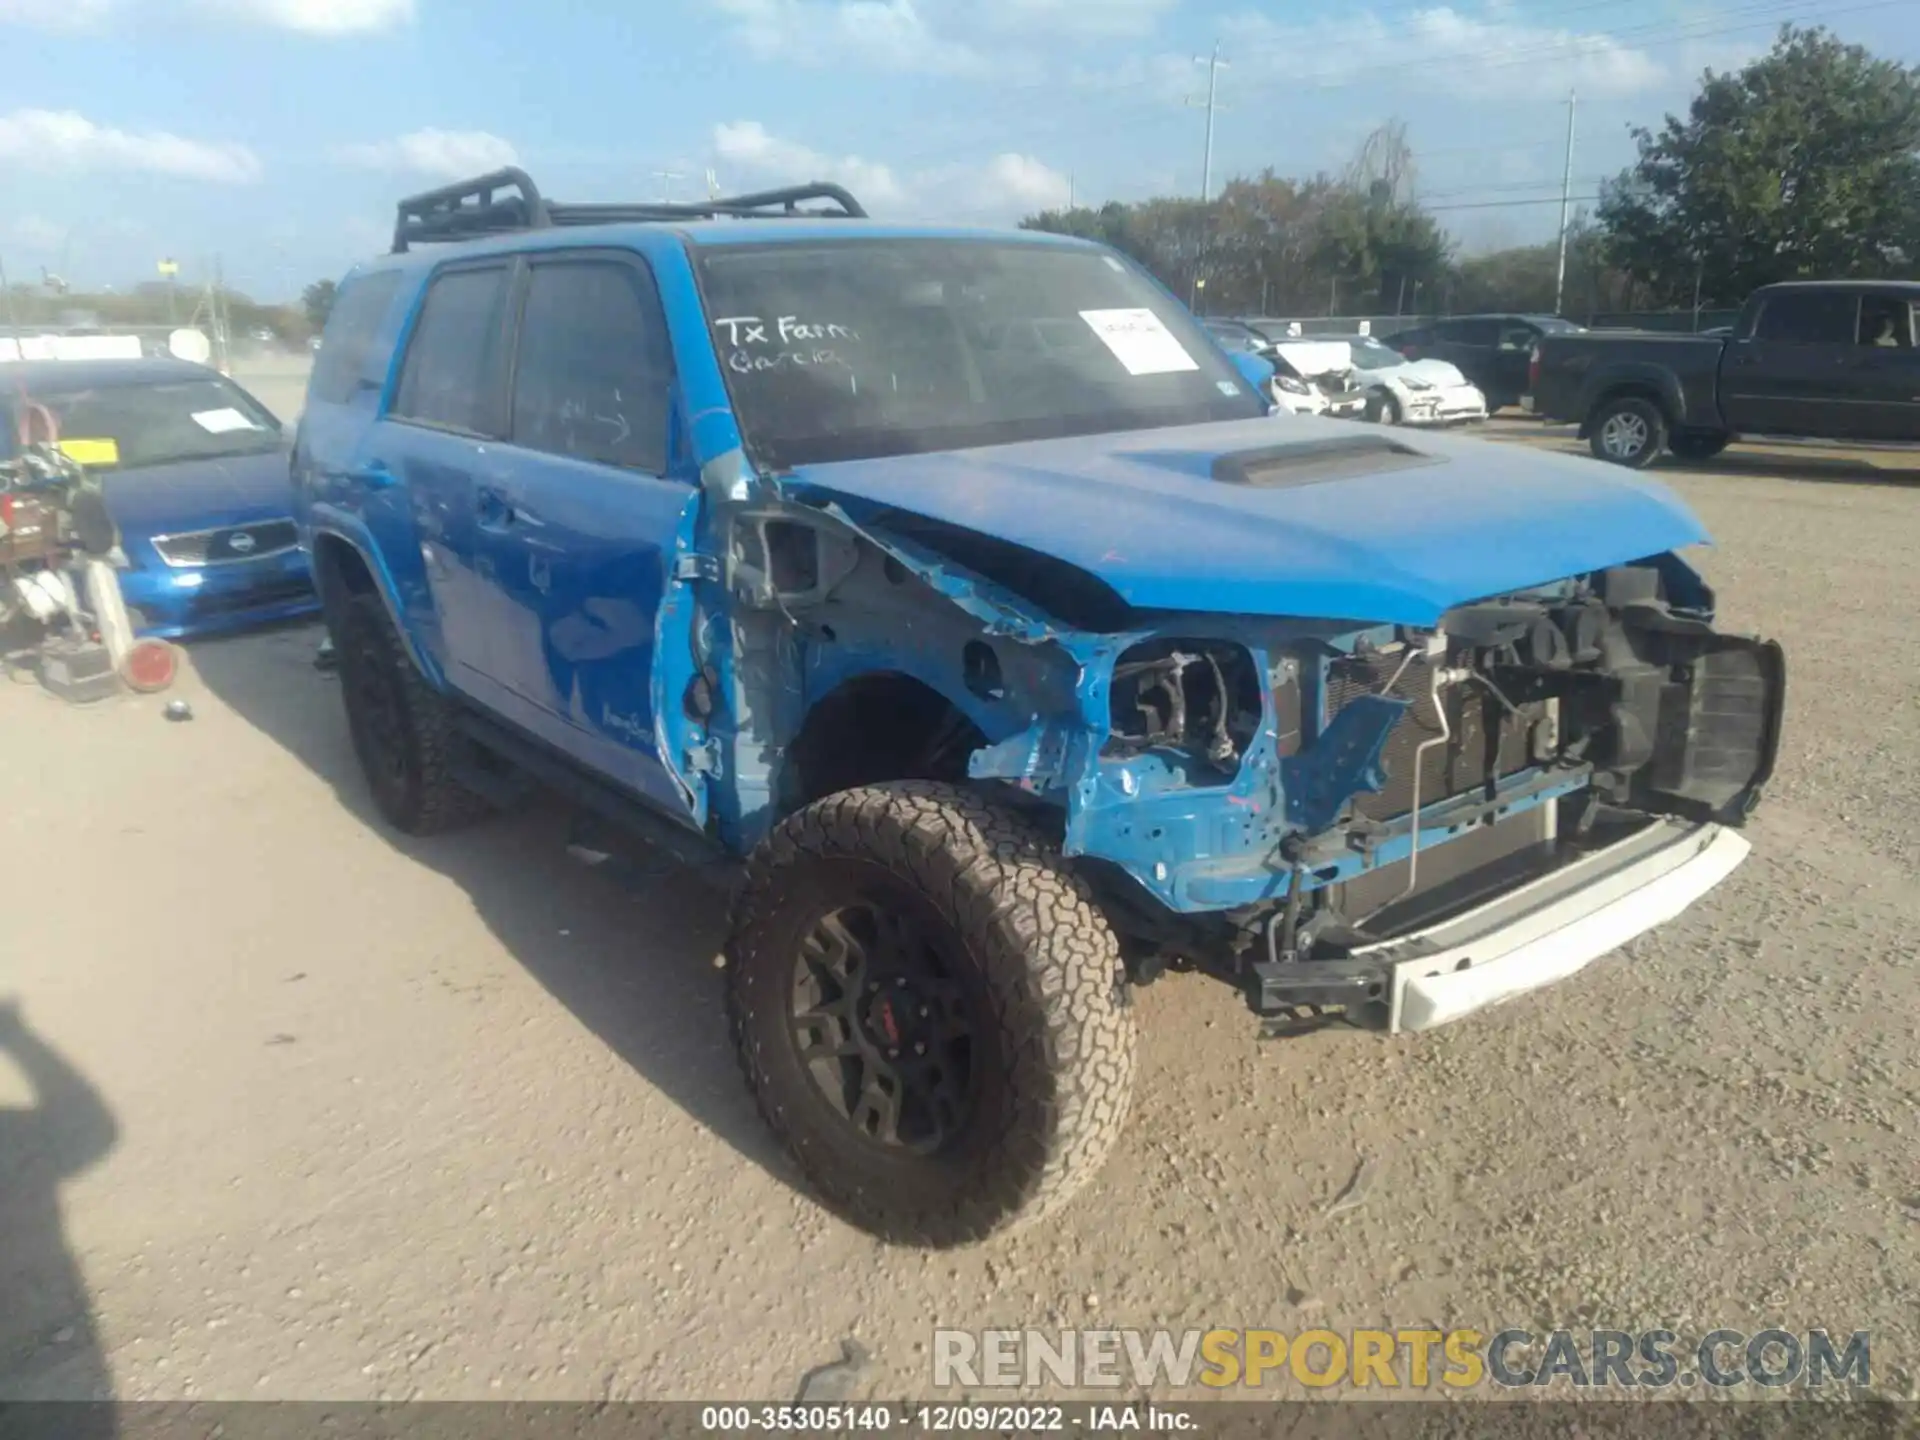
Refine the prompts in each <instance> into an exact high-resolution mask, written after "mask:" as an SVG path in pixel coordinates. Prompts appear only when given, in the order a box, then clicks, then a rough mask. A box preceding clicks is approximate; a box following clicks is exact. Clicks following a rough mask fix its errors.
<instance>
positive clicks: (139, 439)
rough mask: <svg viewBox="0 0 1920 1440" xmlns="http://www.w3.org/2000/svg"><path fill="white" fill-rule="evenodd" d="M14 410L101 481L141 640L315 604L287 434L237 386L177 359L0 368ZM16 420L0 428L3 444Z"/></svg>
mask: <svg viewBox="0 0 1920 1440" xmlns="http://www.w3.org/2000/svg"><path fill="white" fill-rule="evenodd" d="M23 401H30V402H32V403H35V404H39V405H43V406H45V407H46V408H47V409H48V410H50V411H51V412H52V413H53V416H54V418H55V420H56V421H57V422H58V424H59V432H60V443H61V446H62V448H63V449H65V450H66V451H67V453H68V454H70V455H72V456H73V457H74V458H75V459H77V460H79V461H80V462H81V463H82V464H83V465H85V466H86V467H87V469H88V471H89V472H90V473H91V474H93V475H95V476H97V477H98V478H99V479H100V482H101V486H102V489H103V490H104V491H105V495H106V502H107V510H108V513H109V514H110V515H111V516H112V517H113V521H114V524H115V525H116V526H117V527H118V529H119V531H120V548H121V550H122V552H123V553H124V554H125V555H126V558H127V564H128V568H127V569H125V570H122V571H121V572H120V589H121V593H122V594H123V595H124V596H125V598H126V603H127V609H128V613H129V616H130V618H131V619H132V621H133V623H134V628H135V629H136V630H137V631H138V632H139V633H140V634H142V635H154V636H159V637H161V638H164V639H169V640H177V639H193V638H197V637H200V636H204V635H213V634H218V633H221V632H223V631H229V630H237V629H241V628H243V627H246V626H252V625H262V624H267V623H270V622H273V621H277V620H290V619H293V618H296V617H298V616H303V615H311V614H314V613H315V612H317V611H318V610H319V608H320V602H319V598H318V596H317V595H316V594H315V592H314V588H313V577H312V574H311V572H310V571H309V569H308V566H307V557H306V556H305V554H304V553H302V551H301V550H300V548H299V543H298V537H297V536H296V534H295V531H294V526H293V519H292V514H291V508H290V507H291V494H290V492H289V488H288V486H289V482H288V475H287V454H288V444H287V438H286V436H285V434H284V433H283V431H282V429H281V426H280V422H279V421H278V420H276V419H275V418H274V417H273V415H272V413H271V412H269V411H268V410H267V408H266V407H265V406H264V405H262V404H261V403H260V402H259V401H258V400H256V399H255V398H254V397H253V396H251V395H249V394H248V393H247V392H246V391H245V390H243V389H242V388H241V387H240V386H238V385H236V384H234V383H233V382H232V381H231V380H229V379H227V378H226V377H225V376H224V375H221V374H220V373H219V372H218V371H216V370H210V369H208V368H207V367H205V366H203V365H193V364H189V363H188V362H187V361H184V360H171V359H158V360H155V359H149V360H55V361H26V362H15V363H12V364H7V365H0V418H5V419H8V420H14V419H17V416H15V415H13V414H11V413H10V412H11V411H12V410H14V409H17V407H18V406H20V405H21V404H22V403H23ZM19 433H20V430H19V427H18V425H17V424H11V423H10V424H6V425H4V426H0V437H4V438H0V445H5V444H11V443H13V442H12V437H13V436H15V435H17V434H19Z"/></svg>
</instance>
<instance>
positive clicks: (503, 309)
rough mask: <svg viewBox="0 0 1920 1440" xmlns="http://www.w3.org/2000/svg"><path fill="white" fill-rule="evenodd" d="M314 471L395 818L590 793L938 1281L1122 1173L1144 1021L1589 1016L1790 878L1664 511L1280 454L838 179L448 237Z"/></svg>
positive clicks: (1287, 442) (1268, 418) (1047, 297)
mask: <svg viewBox="0 0 1920 1440" xmlns="http://www.w3.org/2000/svg"><path fill="white" fill-rule="evenodd" d="M823 212H824V213H823ZM293 474H294V480H295V488H296V511H297V515H298V521H299V524H300V527H301V531H302V534H303V537H304V542H305V544H306V545H307V546H308V548H309V549H310V551H311V554H312V559H313V564H314V570H315V574H316V577H317V580H318V583H319V586H320V590H321V595H322V598H323V602H324V608H325V615H326V620H327V624H328V626H329V627H330V632H331V635H332V638H333V640H334V643H335V646H336V650H337V653H338V655H339V662H340V668H341V677H342V691H343V695H344V699H345V706H346V715H347V721H348V724H349V726H350V728H351V732H352V736H353V740H354V743H355V746H356V748H357V751H358V754H359V756H360V759H361V761H362V763H363V765H364V767H365V770H366V774H367V779H368V781H369V783H370V785H371V787H372V790H373V793H374V795H375V797H376V799H377V801H378V804H379V807H380V809H381V811H382V813H383V814H384V815H385V816H386V818H387V819H388V820H389V821H391V823H393V824H394V825H396V826H397V827H399V828H400V829H402V830H404V831H407V832H410V833H414V834H420V833H425V832H429V831H434V830H439V829H442V828H444V827H446V826H448V825H451V824H453V823H455V822H456V821H460V820H463V819H466V818H469V817H472V816H474V815H476V814H478V813H480V812H482V811H485V810H487V809H489V808H495V807H499V806H501V805H504V804H507V803H509V802H511V801H513V800H514V799H515V798H516V797H517V796H520V795H522V794H524V793H526V791H527V789H528V788H529V787H530V786H532V785H535V784H540V785H545V786H550V787H557V788H559V789H562V790H564V791H565V792H566V793H568V794H569V795H570V796H571V797H572V798H573V799H574V800H575V801H577V802H579V803H581V804H583V805H584V806H587V807H590V808H591V809H592V810H593V811H595V812H598V814H599V815H600V816H602V817H606V818H610V819H613V820H617V821H620V822H622V823H623V824H624V825H626V826H627V827H628V828H629V829H631V830H632V831H633V832H635V833H636V834H639V835H640V836H642V837H644V838H645V839H647V840H648V841H649V842H650V843H651V844H654V845H658V846H664V847H665V848H666V849H668V850H669V851H671V852H672V853H674V854H676V855H679V856H682V857H684V858H685V859H687V860H688V861H689V862H690V863H693V864H696V865H700V866H704V867H708V869H709V873H723V874H725V875H726V876H727V877H728V878H729V881H730V883H731V884H732V886H733V887H734V888H733V889H732V892H731V893H732V933H731V937H730V939H729V942H728V946H727V959H726V972H727V974H726V992H727V1009H728V1015H729V1018H730V1022H731V1028H732V1032H733V1037H734V1040H735V1042H736V1044H737V1047H738V1051H739V1056H740V1060H741V1063H742V1065H743V1067H744V1069H745V1071H746V1075H747V1079H748V1082H749V1084H750V1085H751V1087H752V1090H753V1093H754V1095H755V1096H756V1098H757V1100H758V1103H759V1106H760V1109H761V1111H762V1112H763V1113H764V1115H765V1117H766V1119H767V1122H768V1123H769V1124H770V1125H771V1126H772V1127H773V1129H774V1130H775V1131H777V1132H778V1133H779V1135H780V1137H781V1139H782V1140H783V1142H784V1143H785V1144H786V1146H787V1147H788V1149H789V1150H790V1151H791V1153H792V1154H793V1156H794V1157H795V1158H796V1159H797V1161H798V1162H799V1164H800V1166H801V1167H802V1168H803V1169H804V1171H805V1173H806V1174H807V1176H808V1177H809V1178H810V1180H811V1182H812V1183H813V1184H814V1186H815V1187H816V1188H817V1189H818V1191H819V1192H820V1193H821V1194H822V1195H823V1196H824V1197H825V1198H826V1200H827V1201H828V1202H829V1203H830V1204H831V1205H833V1206H834V1207H835V1208H836V1209H837V1210H839V1211H840V1212H841V1213H842V1214H844V1215H846V1216H848V1217H849V1218H851V1219H852V1220H854V1221H855V1222H857V1223H859V1224H861V1225H863V1226H866V1227H868V1228H869V1229H871V1230H873V1231H875V1232H876V1233H879V1234H881V1235H883V1236H887V1237H889V1238H894V1239H900V1240H905V1241H910V1242H914V1243H921V1244H934V1245H942V1244H954V1243H962V1242H967V1241H971V1240H977V1239H979V1238H982V1237H985V1236H987V1235H989V1234H993V1233H996V1232H999V1231H1002V1230H1004V1229H1005V1228H1007V1227H1008V1226H1010V1225H1012V1224H1014V1223H1016V1222H1023V1221H1030V1220H1032V1219H1033V1218H1035V1217H1037V1216H1039V1215H1042V1214H1044V1213H1047V1212H1048V1211H1049V1210H1051V1209H1052V1208H1054V1207H1055V1206H1057V1205H1058V1204H1059V1203H1060V1202H1061V1201H1063V1200H1064V1199H1065V1198H1066V1197H1067V1196H1068V1195H1070V1194H1071V1193H1072V1192H1073V1191H1074V1190H1075V1189H1076V1188H1077V1187H1078V1186H1079V1185H1081V1184H1082V1183H1083V1182H1085V1181H1086V1180H1087V1179H1088V1178H1089V1176H1091V1175H1092V1174H1093V1173H1094V1172H1095V1170H1096V1169H1097V1168H1098V1166H1099V1164H1100V1162H1101V1161H1102V1159H1103V1158H1104V1157H1105V1155H1106V1154H1107V1152H1108V1150H1109V1148H1110V1147H1111V1146H1112V1144H1113V1142H1114V1139H1115V1137H1116V1135H1117V1134H1118V1133H1119V1131H1120V1129H1121V1126H1122V1123H1123V1121H1124V1118H1125V1116H1126V1113H1127V1109H1128V1102H1129V1091H1130V1087H1131V1085H1132V1080H1133V1068H1134V1035H1133V1023H1134V1022H1133V1017H1132V1014H1131V1012H1130V1009H1129V1003H1128V996H1129V992H1130V988H1131V987H1132V986H1134V985H1138V984H1143V983H1146V982H1148V981H1150V980H1152V979H1154V978H1156V977H1157V976H1160V975H1161V974H1163V973H1164V972H1166V971H1167V970H1181V971H1198V972H1201V973H1203V974H1206V975H1209V976H1212V977H1214V978H1216V979H1218V980H1221V981H1224V982H1225V983H1227V984H1229V985H1232V986H1234V987H1235V988H1236V989H1238V990H1239V991H1240V992H1241V993H1242V994H1243V995H1244V996H1245V998H1246V1001H1247V1003H1248V1005H1249V1006H1250V1008H1251V1009H1252V1010H1253V1011H1254V1012H1255V1013H1256V1014H1257V1015H1259V1016H1262V1017H1266V1019H1267V1020H1268V1021H1269V1023H1271V1024H1273V1025H1274V1026H1275V1027H1276V1028H1277V1029H1283V1030H1284V1029H1288V1028H1296V1027H1300V1026H1306V1025H1313V1024H1319V1023H1326V1022H1327V1021H1329V1020H1330V1019H1339V1020H1343V1021H1345V1022H1347V1023H1351V1024H1354V1025H1359V1026H1368V1027H1374V1028H1378V1029H1383V1030H1388V1031H1406V1030H1420V1029H1425V1028H1428V1027H1430V1026H1434V1025H1439V1024H1442V1023H1444V1022H1447V1021H1450V1020H1453V1019H1455V1018H1457V1017H1459V1016H1461V1015H1464V1014H1467V1013H1468V1012H1471V1011H1474V1010H1477V1009H1480V1008H1482V1007H1484V1006H1487V1005H1490V1004H1493V1003H1496V1002H1499V1001H1504V1000H1507V999H1509V998H1511V997H1514V996H1516V995H1519V994H1522V993H1524V992H1527V991H1531V990H1533V989H1535V988H1537V987H1539V986H1541V985H1544V984H1546V983H1549V982H1551V981H1554V980H1557V979H1560V978H1562V977H1565V976H1567V975H1569V974H1571V973H1572V972H1574V971H1575V970H1578V969H1579V968H1580V967H1582V966H1583V965H1586V964H1587V963H1588V962H1589V961H1592V960H1594V959H1596V958H1597V957H1599V956H1601V955H1603V954H1605V953H1606V952H1608V951H1610V950H1612V949H1614V948H1615V947H1617V946H1618V945H1620V944H1621V943H1623V942H1624V941H1626V940H1628V939H1629V938H1631V937H1632V936H1634V935H1636V934H1639V933H1640V932H1642V931H1644V930H1646V929H1648V928H1649V927H1651V926H1653V925H1656V924H1659V923H1661V922H1663V921H1666V920H1668V919H1670V918H1672V917H1673V916H1675V915H1676V914H1678V913H1679V912H1680V911H1681V910H1683V909H1684V908H1686V906H1688V905H1689V904H1690V903H1691V902H1692V901H1694V900H1695V899H1697V898H1698V897H1699V896H1700V895H1702V894H1703V893H1704V892H1706V891H1707V890H1709V889H1710V888H1712V887H1713V886H1714V885H1716V884H1717V883H1718V882H1719V881H1721V880H1722V879H1724V878H1725V877H1726V876H1727V874H1728V873H1729V872H1730V871H1732V870H1733V869H1734V867H1735V866H1737V865H1738V864H1739V863H1740V861H1741V859H1742V858H1743V856H1744V855H1745V854H1746V852H1747V848H1748V847H1747V843H1746V842H1745V841H1744V840H1743V839H1742V838H1741V837H1740V836H1739V835H1738V834H1737V833H1736V832H1737V828H1738V827H1739V826H1740V825H1741V824H1742V822H1743V821H1744V820H1745V818H1746V817H1747V815H1748V814H1749V813H1750V811H1751V810H1752V807H1753V806H1754V804H1755V803H1756V801H1757V800H1758V798H1759V794H1760V790H1761V787H1762V786H1763V785H1764V783H1765V782H1766V780H1767V778H1768V775H1769V773H1770V771H1771V769H1772V766H1773V763H1774V756H1775V751H1776V748H1777V744H1778V739H1779V732H1780V723H1781V711H1782V703H1783V695H1784V685H1785V678H1784V662H1783V658H1782V655H1781V652H1780V649H1779V647H1778V646H1777V645H1774V644H1772V643H1769V642H1763V641H1758V640H1753V639H1746V638H1741V637H1737V636H1731V635H1725V634H1722V633H1720V632H1718V631H1717V630H1715V629H1714V627H1713V625H1712V615H1713V596H1712V594H1711V592H1710V591H1709V590H1708V588H1707V587H1706V585H1704V584H1703V583H1702V581H1701V579H1700V578H1699V576H1698V575H1697V574H1696V573H1695V572H1694V570H1692V569H1691V568H1689V566H1688V565H1687V564H1686V563H1685V562H1684V561H1683V560H1681V559H1680V558H1679V557H1678V556H1677V554H1676V552H1677V551H1679V550H1681V549H1683V548H1684V547H1687V546H1691V545H1694V544H1697V543H1700V542H1702V541H1704V540H1705V539H1706V536H1705V534H1704V532H1703V530H1702V528H1701V526H1700V524H1699V522H1698V521H1697V520H1696V519H1695V518H1694V517H1693V515H1692V514H1691V513H1689V511H1688V510H1687V509H1686V508H1685V507H1684V506H1683V505H1682V504H1681V503H1679V502H1678V501H1677V500H1676V499H1674V498H1673V497H1671V496H1670V495H1669V494H1667V493H1666V492H1665V491H1664V490H1662V489H1661V488H1659V487H1657V486H1655V485H1652V484H1650V483H1647V482H1645V481H1643V480H1641V479H1639V478H1638V477H1635V476H1632V475H1626V474H1621V473H1617V472H1612V471H1607V470H1603V469H1601V468H1600V467H1596V466H1592V465H1589V464H1587V463H1585V462H1583V461H1578V460H1562V459H1560V458H1557V457H1554V456H1551V455H1544V454H1539V453H1535V452H1532V451H1528V450H1523V449H1519V448H1504V447H1499V446H1494V445H1489V444H1485V443H1482V442H1478V441H1473V440H1465V439H1455V438H1451V437H1447V436H1441V435H1427V434H1421V435H1419V436H1418V437H1417V438H1403V437H1402V436H1401V435H1400V434H1399V433H1396V432H1390V431H1380V430H1373V429H1365V430H1363V429H1359V428H1356V427H1354V426H1351V425H1343V424H1340V423H1338V422H1331V421H1313V420H1308V419H1304V418H1297V417H1284V416H1275V415H1273V414H1271V413H1270V403H1269V396H1268V395H1266V394H1264V393H1262V388H1261V386H1260V385H1259V384H1258V383H1257V380H1256V376H1255V374H1254V373H1253V372H1251V371H1250V372H1248V373H1243V372H1242V371H1241V370H1240V369H1238V368H1236V364H1235V362H1233V361H1230V360H1229V359H1228V358H1227V356H1226V355H1225V354H1224V353H1223V352H1222V351H1220V350H1219V349H1218V348H1217V347H1216V346H1215V345H1214V344H1213V342H1212V341H1211V340H1209V339H1208V337H1207V335H1206V333H1205V332H1204V331H1203V330H1202V329H1201V328H1200V326H1199V325H1198V323H1197V322H1196V321H1195V320H1194V319H1193V318H1192V317H1191V316H1190V315H1189V314H1188V313H1187V312H1186V311H1185V310H1184V309H1183V308H1182V307H1181V306H1180V305H1179V304H1178V303H1177V302H1176V301H1175V300H1173V299H1172V298H1171V297H1170V296H1169V295H1168V294H1167V293H1166V292H1165V291H1164V290H1163V289H1161V288H1160V287H1159V286H1158V285H1157V284H1156V283H1155V282H1154V281H1153V280H1152V279H1151V278H1149V277H1148V276H1147V275H1146V274H1145V273H1144V272H1142V271H1141V270H1139V269H1138V268H1137V267H1136V266H1135V265H1133V264H1132V263H1131V262H1130V261H1128V260H1126V259H1124V258H1122V257H1121V256H1119V255H1117V254H1114V253H1113V252H1111V251H1109V250H1107V249H1104V248H1102V247H1100V246H1098V245H1094V244H1089V243H1085V242H1082V241H1079V240H1073V239H1066V238H1062V237H1056V236H1047V235H1038V234H1030V233H1020V232H1015V233H995V232H985V231H963V230H954V229H944V228H902V227H897V226H891V225H881V224H876V223H874V222H872V221H870V220H867V219H866V218H864V212H863V211H862V210H861V209H860V207H859V206H858V204H857V203H856V202H855V201H854V200H853V199H852V197H851V196H849V195H847V193H846V192H845V191H843V190H840V189H839V188H837V187H835V186H831V185H810V186H803V187H798V188H795V189H792V190H785V191H777V192H769V193H767V194H762V195H751V196H743V197H740V198H737V199H733V200H724V201H715V202H712V203H710V204H706V205H695V206H667V205H659V206H649V205H638V206H608V205H581V206H564V205H560V204H556V203H552V202H550V201H548V200H545V199H543V198H542V197H541V195H540V194H539V192H538V190H537V189H536V188H535V186H534V185H533V184H532V183H531V181H530V180H529V179H528V177H527V176H526V175H525V174H523V173H521V172H519V171H503V172H499V173H497V174H492V175H488V176H484V177H481V178H479V179H476V180H474V181H471V182H467V183H464V184H460V185H454V186H449V187H447V188H446V189H443V190H439V191H435V192H431V193H429V194H426V195H421V196H416V197H414V198H412V199H410V200H407V201H405V202H403V203H402V204H401V206H400V215H399V222H398V228H397V231H396V234H395V239H394V245H393V253H392V254H390V255H388V256H386V257H383V258H381V259H378V260H375V261H372V262H370V263H368V264H366V265H364V266H362V267H360V268H358V269H356V270H355V271H353V272H352V273H351V274H350V275H349V276H348V277H347V279H346V280H345V281H344V283H343V284H342V286H341V289H340V292H339V298H338V301H337V304H336V306H335V308H334V312H333V315H332V317H331V319H330V321H329V323H328V326H327V330H326V337H325V341H324V343H323V345H322V347H321V350H320V355H319V358H318V361H317V364H316V367H315V370H314V374H313V379H312V385H311V389H310V391H309V395H308V402H307V406H306V412H305V415H304V417H303V419H302V421H301V424H300V427H299V434H298V437H297V440H296V445H295V453H294V459H293ZM731 862H742V863H739V864H737V865H735V864H733V863H731ZM643 943H644V942H643V938H642V937H639V936H636V937H635V947H636V950H638V949H639V948H640V946H641V945H642V944H643ZM1594 983H1596V984H1597V983H1601V982H1594ZM1595 993H1596V997H1597V996H1598V995H1599V993H1600V992H1598V991H1596V992H1595Z"/></svg>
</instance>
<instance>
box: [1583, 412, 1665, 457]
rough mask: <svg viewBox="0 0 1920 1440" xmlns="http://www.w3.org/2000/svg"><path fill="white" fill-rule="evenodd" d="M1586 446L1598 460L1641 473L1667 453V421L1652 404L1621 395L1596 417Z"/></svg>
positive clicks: (1597, 413)
mask: <svg viewBox="0 0 1920 1440" xmlns="http://www.w3.org/2000/svg"><path fill="white" fill-rule="evenodd" d="M1587 445H1588V447H1589V448H1590V449H1591V450H1592V451H1593V453H1594V455H1595V456H1596V457H1597V458H1598V459H1601V460H1606V461H1608V462H1610V463H1612V464H1614V465H1625V466H1628V467H1629V468H1631V469H1634V470H1644V469H1645V468H1646V467H1647V466H1649V465H1651V464H1652V463H1653V462H1654V461H1655V460H1657V459H1659V458H1660V452H1661V451H1662V450H1664V449H1666V446H1667V417H1666V416H1664V415H1662V414H1661V413H1660V407H1659V406H1658V405H1656V404H1654V403H1653V402H1652V401H1651V400H1647V399H1644V398H1642V397H1641V396H1638V395H1622V396H1620V397H1619V398H1618V399H1615V400H1609V401H1607V402H1606V403H1605V404H1604V405H1602V406H1601V407H1600V409H1599V410H1598V411H1597V412H1596V413H1595V415H1594V417H1593V428H1592V431H1591V432H1590V434H1589V435H1588V437H1587Z"/></svg>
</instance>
